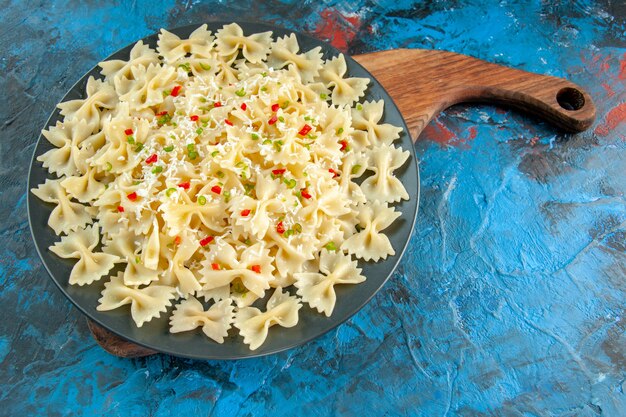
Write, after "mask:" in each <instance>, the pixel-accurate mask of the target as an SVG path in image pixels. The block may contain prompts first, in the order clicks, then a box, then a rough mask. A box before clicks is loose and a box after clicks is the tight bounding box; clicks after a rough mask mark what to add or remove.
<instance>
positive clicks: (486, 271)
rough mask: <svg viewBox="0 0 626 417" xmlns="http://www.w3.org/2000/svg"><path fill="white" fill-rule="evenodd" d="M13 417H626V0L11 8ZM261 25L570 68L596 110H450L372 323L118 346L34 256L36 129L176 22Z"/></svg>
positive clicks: (4, 169)
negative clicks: (587, 120)
mask: <svg viewBox="0 0 626 417" xmlns="http://www.w3.org/2000/svg"><path fill="white" fill-rule="evenodd" d="M0 10H2V13H1V14H0V51H1V52H0V54H1V56H0V90H1V91H2V95H1V99H0V100H1V101H0V134H1V140H0V186H1V188H0V236H1V238H2V244H1V245H0V305H1V306H2V312H3V319H2V320H0V415H26V414H27V413H29V414H31V415H69V414H72V415H102V414H105V415H107V416H117V415H120V416H126V415H141V416H144V415H145V416H147V415H152V416H170V415H178V414H186V415H238V416H257V415H265V414H268V415H273V416H291V415H311V416H330V415H341V416H343V415H357V416H361V415H368V416H369V415H372V416H383V415H385V416H386V415H388V416H396V415H416V416H454V415H462V416H501V415H504V416H624V415H626V411H625V410H626V396H625V394H624V389H625V388H626V387H625V386H626V382H625V378H626V335H625V331H626V312H625V306H626V302H625V301H626V296H625V292H626V200H625V197H624V192H625V191H626V179H625V173H626V152H625V149H626V103H625V100H626V5H624V3H623V2H612V1H599V2H591V1H580V0H579V1H555V2H547V1H544V2H540V1H532V2H526V1H508V2H483V1H475V2H458V1H450V2H424V3H417V2H410V1H403V0H394V1H388V0H381V1H375V2H374V1H364V0H353V1H348V2H335V1H323V2H313V1H308V2H303V3H298V2H293V1H277V0H273V1H244V2H236V3H234V2H226V1H224V2H218V1H210V2H192V1H184V2H182V1H181V2H167V3H158V2H154V1H133V2H111V3H109V4H107V5H101V4H100V2H95V1H93V2H89V1H85V2H60V1H57V2H47V1H46V2H44V1H42V2H12V1H0ZM234 19H245V20H259V21H264V22H270V23H276V24H279V25H282V26H285V27H288V28H291V29H294V30H300V31H304V32H309V33H312V34H313V35H315V36H317V37H319V38H321V39H325V40H330V41H331V42H332V43H333V45H335V46H337V47H339V48H340V49H342V50H344V51H347V52H349V53H351V54H358V53H362V52H368V51H375V50H380V49H388V48H397V47H415V48H435V49H447V50H451V51H455V52H460V53H465V54H469V55H473V56H476V57H478V58H482V59H486V60H488V61H491V62H497V63H502V64H506V65H509V66H513V67H516V68H521V69H525V70H529V71H534V72H540V73H545V74H551V75H556V76H562V77H567V78H569V79H571V80H572V81H574V82H576V83H578V84H580V85H582V86H583V87H585V88H586V89H587V90H588V91H589V92H590V93H591V94H592V96H593V97H594V99H595V102H596V106H597V108H598V120H597V122H596V124H595V125H594V126H593V127H592V128H591V129H590V130H589V131H587V132H585V133H582V134H577V135H565V134H563V133H561V132H559V131H557V130H555V129H554V128H552V127H551V126H549V125H547V124H544V123H542V122H540V121H539V120H537V119H533V118H528V117H526V116H523V115H520V114H518V113H516V112H513V111H509V110H507V109H500V108H495V107H490V106H465V105H464V106H456V107H454V108H452V109H449V110H448V111H446V112H445V113H444V114H442V115H441V116H440V117H439V118H437V119H436V120H435V121H433V122H432V123H431V124H430V125H429V127H428V128H427V129H426V130H425V132H424V133H423V134H422V136H421V137H420V139H419V141H418V142H417V144H416V147H417V152H418V157H419V158H420V160H421V170H422V201H421V208H420V210H421V211H420V214H419V216H418V221H417V224H416V227H415V232H414V235H413V238H412V241H411V243H410V246H409V249H408V252H407V254H406V255H405V258H404V260H403V261H402V263H401V266H400V268H399V269H398V271H397V272H396V273H395V274H394V275H393V277H392V279H391V280H390V281H389V282H388V283H387V285H385V287H384V288H383V290H382V291H381V292H380V293H379V294H378V295H377V296H376V297H375V298H374V299H373V300H372V301H371V302H370V303H369V304H368V305H367V306H366V307H365V308H364V309H363V310H362V311H361V312H360V313H358V314H357V315H356V316H354V317H353V318H352V319H351V320H350V321H348V322H347V323H345V324H344V325H342V326H340V327H338V328H337V329H335V330H334V331H332V332H330V333H328V334H326V335H325V336H323V337H322V338H320V339H318V340H316V341H314V342H312V343H309V344H307V345H305V346H302V347H300V348H296V349H292V350H290V351H287V352H284V353H281V354H278V355H273V356H269V357H264V358H259V359H251V360H243V361H232V362H215V361H213V362H211V361H192V360H185V359H178V358H173V357H169V356H166V355H156V356H152V357H148V358H143V359H136V360H124V359H119V358H116V357H113V356H110V355H108V354H106V353H105V352H103V351H102V350H101V349H100V348H99V347H98V346H97V345H96V344H95V342H94V341H93V340H92V339H91V337H90V335H89V332H88V330H87V327H86V323H85V320H84V318H83V317H82V316H81V315H80V314H79V313H78V312H77V310H76V309H75V308H73V307H72V306H71V304H70V303H69V302H68V301H67V300H66V299H65V298H63V296H62V295H61V293H60V292H59V291H58V290H57V289H56V288H55V287H54V285H53V283H52V281H51V280H50V279H49V278H48V277H47V276H46V274H45V271H44V269H43V267H42V265H41V263H40V261H39V259H38V258H37V256H36V253H35V249H34V246H33V244H32V242H31V239H30V234H29V231H28V225H27V218H26V205H25V184H26V177H27V171H28V163H29V160H30V157H31V154H32V150H33V147H34V144H35V141H36V139H37V137H38V132H39V130H40V129H41V128H42V127H43V124H44V122H45V120H46V119H47V116H48V114H49V113H50V112H51V111H52V109H53V108H54V105H55V104H56V103H57V102H58V101H59V100H60V98H61V97H62V96H63V95H64V93H65V92H66V91H67V90H68V89H69V88H70V87H71V85H72V84H73V82H74V81H76V80H77V79H79V78H80V77H81V76H82V74H83V73H84V72H86V71H87V70H88V69H90V68H91V67H92V66H93V65H94V64H95V63H96V62H98V61H99V60H101V59H103V58H104V57H106V56H107V55H109V54H110V53H112V52H114V51H115V50H117V49H119V48H121V47H123V46H125V45H126V44H128V43H130V42H132V41H134V40H136V39H138V38H141V37H143V36H146V35H149V34H151V33H153V32H155V31H157V30H158V29H159V28H160V27H175V26H182V25H186V24H192V23H197V24H200V23H202V22H203V21H205V20H234Z"/></svg>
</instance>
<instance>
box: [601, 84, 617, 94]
mask: <svg viewBox="0 0 626 417" xmlns="http://www.w3.org/2000/svg"><path fill="white" fill-rule="evenodd" d="M602 87H603V88H604V90H605V91H606V96H607V97H613V96H614V95H615V91H613V88H611V86H610V85H609V84H608V83H602Z"/></svg>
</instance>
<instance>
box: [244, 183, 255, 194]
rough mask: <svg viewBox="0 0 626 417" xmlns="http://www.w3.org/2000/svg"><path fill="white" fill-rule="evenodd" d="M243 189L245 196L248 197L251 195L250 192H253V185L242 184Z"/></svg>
mask: <svg viewBox="0 0 626 417" xmlns="http://www.w3.org/2000/svg"><path fill="white" fill-rule="evenodd" d="M243 188H244V189H245V194H246V195H248V196H249V195H250V194H252V190H254V184H244V185H243Z"/></svg>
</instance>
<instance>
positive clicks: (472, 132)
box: [467, 126, 478, 140]
mask: <svg viewBox="0 0 626 417" xmlns="http://www.w3.org/2000/svg"><path fill="white" fill-rule="evenodd" d="M467 130H468V132H469V136H468V140H473V139H475V138H476V134H477V133H478V130H477V129H476V126H472V127H470V128H469V129H467Z"/></svg>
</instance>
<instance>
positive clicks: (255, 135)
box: [250, 133, 259, 140]
mask: <svg viewBox="0 0 626 417" xmlns="http://www.w3.org/2000/svg"><path fill="white" fill-rule="evenodd" d="M250 137H251V138H252V140H259V135H257V134H256V133H253V134H251V135H250Z"/></svg>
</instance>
